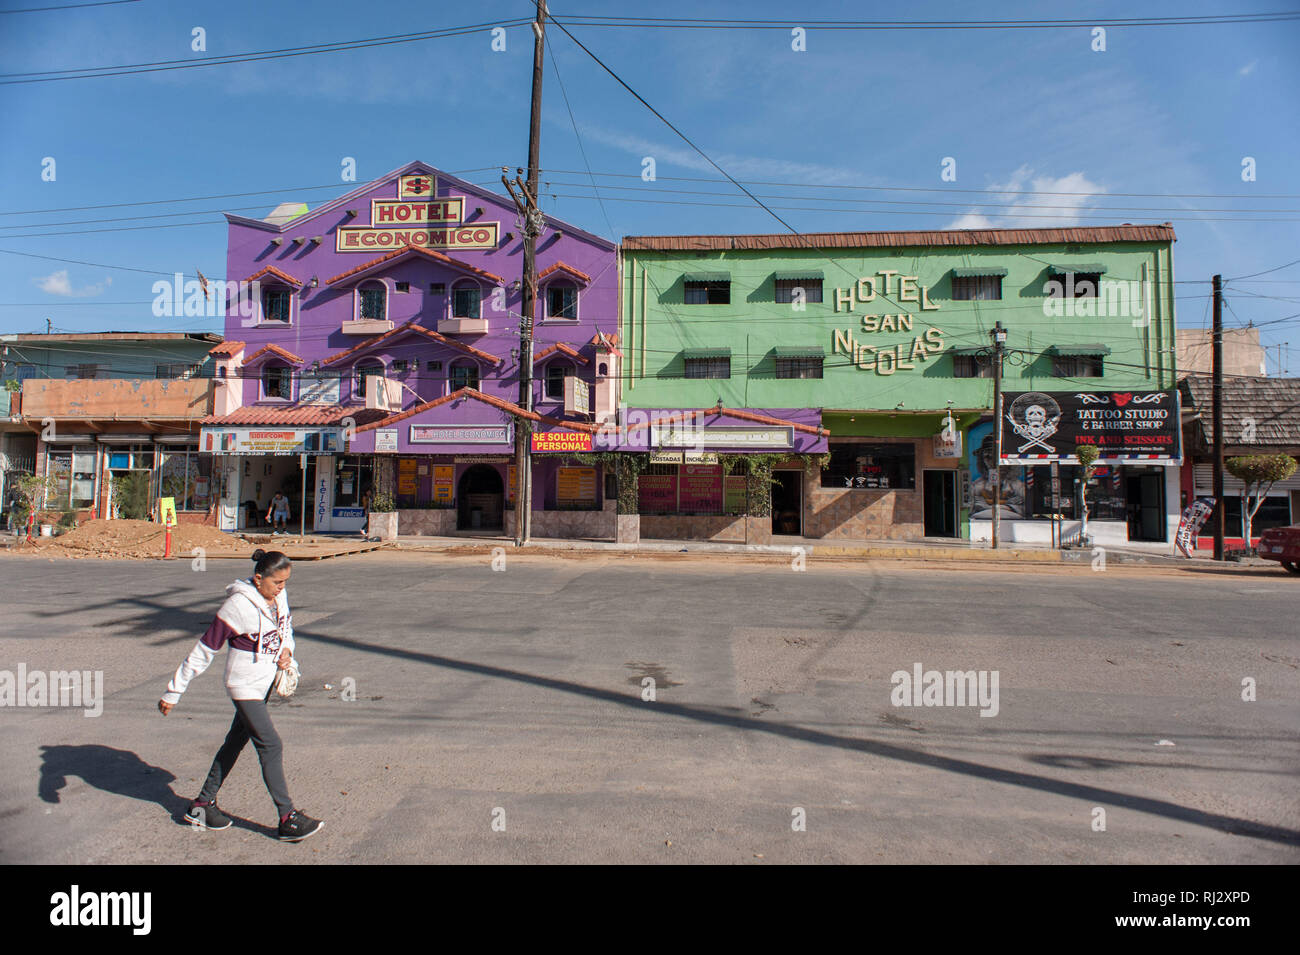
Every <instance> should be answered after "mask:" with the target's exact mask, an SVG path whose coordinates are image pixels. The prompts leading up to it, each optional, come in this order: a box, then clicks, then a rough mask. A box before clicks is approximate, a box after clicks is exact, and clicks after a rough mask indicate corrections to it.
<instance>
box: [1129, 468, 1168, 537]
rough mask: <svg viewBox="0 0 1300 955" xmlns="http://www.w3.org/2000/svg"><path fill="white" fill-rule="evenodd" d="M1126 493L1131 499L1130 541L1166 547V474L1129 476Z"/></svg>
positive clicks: (1140, 472) (1158, 470)
mask: <svg viewBox="0 0 1300 955" xmlns="http://www.w3.org/2000/svg"><path fill="white" fill-rule="evenodd" d="M1124 493H1125V496H1126V497H1127V498H1128V539H1129V540H1131V541H1155V542H1161V543H1163V542H1164V541H1165V539H1166V527H1165V476H1164V472H1163V471H1162V470H1160V469H1153V470H1150V471H1139V472H1137V473H1130V474H1128V476H1127V477H1126V478H1125V481H1124Z"/></svg>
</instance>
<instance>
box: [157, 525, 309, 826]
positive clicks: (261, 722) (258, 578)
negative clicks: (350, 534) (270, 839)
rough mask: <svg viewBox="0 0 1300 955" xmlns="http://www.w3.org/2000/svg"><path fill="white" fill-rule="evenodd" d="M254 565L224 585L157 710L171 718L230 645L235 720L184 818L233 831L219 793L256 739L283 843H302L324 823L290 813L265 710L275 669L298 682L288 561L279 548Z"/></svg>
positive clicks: (279, 749)
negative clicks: (194, 682) (195, 682)
mask: <svg viewBox="0 0 1300 955" xmlns="http://www.w3.org/2000/svg"><path fill="white" fill-rule="evenodd" d="M253 560H254V562H255V564H254V567H253V575H252V577H250V578H249V579H248V580H236V581H235V582H234V583H233V584H231V585H230V586H228V587H227V588H226V594H227V597H226V602H225V603H223V604H222V605H221V609H220V610H218V611H217V616H216V618H215V619H214V620H213V621H212V624H211V626H209V627H208V629H207V632H206V633H204V634H203V636H202V637H200V638H199V642H198V643H197V644H195V645H194V649H193V650H191V651H190V655H189V656H188V657H187V658H186V659H185V662H184V663H182V664H181V665H180V667H179V668H178V669H177V670H176V675H175V676H173V677H172V680H171V682H170V683H169V684H167V692H166V693H164V694H163V696H162V699H161V700H159V701H158V709H159V710H160V711H161V712H162V715H163V716H166V715H167V714H168V713H170V712H171V711H172V707H174V706H175V705H176V704H177V703H179V702H180V698H181V694H182V693H184V692H185V688H186V687H187V686H189V683H190V681H191V680H192V679H194V678H195V677H196V676H198V675H199V674H200V673H202V672H203V671H204V670H206V669H207V668H208V665H209V664H211V663H212V661H213V660H214V659H215V658H216V655H217V651H219V650H220V649H221V647H222V646H223V645H224V644H229V645H230V648H229V650H228V651H227V654H226V691H227V692H228V693H229V694H230V699H231V700H232V701H233V702H234V704H235V719H234V721H233V722H232V723H231V724H230V731H229V732H228V733H227V734H226V741H225V742H224V743H223V744H222V745H221V749H220V750H219V751H218V752H217V757H216V759H214V760H213V761H212V769H211V771H210V772H209V773H208V778H207V781H206V782H205V783H204V784H203V789H202V790H201V791H200V792H199V795H198V797H197V798H196V799H195V800H194V802H192V803H191V804H190V808H189V811H188V812H186V814H185V816H186V818H187V819H188V820H189V821H190V822H191V823H192V824H193V825H195V826H198V827H199V828H202V829H229V828H230V826H231V821H230V817H229V816H227V815H226V814H225V813H224V812H222V811H221V810H220V809H218V808H217V791H218V790H219V789H220V788H221V784H222V783H223V782H224V781H225V779H226V778H227V777H228V776H229V775H230V771H231V770H232V769H233V768H234V766H235V760H236V759H238V758H239V754H240V752H242V751H243V749H244V746H245V744H247V743H248V741H249V740H250V739H251V740H252V741H253V746H254V747H255V748H256V749H257V757H258V759H259V760H260V761H261V763H262V779H263V780H264V781H265V783H266V788H267V790H268V791H269V792H270V793H271V798H272V799H273V800H274V801H275V810H276V814H277V815H278V817H279V820H280V829H279V837H280V840H281V841H283V842H301V841H302V840H303V839H306V838H307V837H308V836H311V835H315V834H316V833H317V832H319V831H320V829H321V827H322V826H323V825H325V824H324V823H323V822H321V821H320V820H318V819H312V818H311V817H310V816H306V815H303V814H302V813H301V812H299V811H298V810H296V809H294V808H293V801H292V800H291V799H290V798H289V791H288V786H287V785H286V783H285V780H284V766H283V745H282V744H281V742H280V736H279V734H278V733H276V731H275V726H273V725H272V723H271V715H270V713H269V712H268V711H267V707H266V701H267V700H268V699H269V698H270V695H271V692H272V686H273V684H274V682H275V678H276V676H277V671H290V670H291V671H292V674H293V677H295V678H296V676H297V669H298V661H297V660H295V659H294V657H293V646H294V644H293V618H292V617H291V615H290V613H289V600H288V597H287V595H286V594H285V590H284V585H285V584H286V583H287V582H288V580H289V572H290V569H291V562H290V560H289V558H288V557H287V556H285V555H284V554H282V553H281V552H280V551H274V550H273V551H270V552H269V553H268V552H266V551H262V550H256V551H254V552H253ZM289 676H290V674H289V673H285V674H284V677H286V678H287V677H289Z"/></svg>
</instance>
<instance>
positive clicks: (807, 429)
mask: <svg viewBox="0 0 1300 955" xmlns="http://www.w3.org/2000/svg"><path fill="white" fill-rule="evenodd" d="M697 414H704V415H726V416H727V417H730V418H739V419H740V420H741V421H753V422H754V423H755V424H770V425H776V426H778V427H781V428H794V429H795V430H796V431H802V432H804V433H805V434H813V435H816V436H817V437H824V436H829V435H830V431H829V430H827V429H826V428H820V427H817V426H816V425H811V424H800V423H799V422H797V421H786V420H785V419H784V418H773V417H772V416H771V415H765V414H758V413H757V412H754V411H744V410H742V409H740V408H724V407H723V406H722V405H714V406H713V407H712V408H701V409H700V410H699V411H681V412H677V413H675V414H670V415H665V416H664V417H662V418H656V419H655V420H654V421H646V422H643V423H640V424H634V425H632V426H631V427H629V428H627V429H625V433H627V434H631V433H633V432H635V431H641V430H643V429H645V428H651V427H655V426H657V425H661V424H672V423H673V422H675V421H684V420H686V419H687V418H689V417H691V416H694V415H697Z"/></svg>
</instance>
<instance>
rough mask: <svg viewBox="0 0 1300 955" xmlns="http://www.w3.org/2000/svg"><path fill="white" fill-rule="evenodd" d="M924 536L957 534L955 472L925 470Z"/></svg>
mask: <svg viewBox="0 0 1300 955" xmlns="http://www.w3.org/2000/svg"><path fill="white" fill-rule="evenodd" d="M924 506H925V536H926V537H956V536H957V472H956V471H926V472H925V501H924Z"/></svg>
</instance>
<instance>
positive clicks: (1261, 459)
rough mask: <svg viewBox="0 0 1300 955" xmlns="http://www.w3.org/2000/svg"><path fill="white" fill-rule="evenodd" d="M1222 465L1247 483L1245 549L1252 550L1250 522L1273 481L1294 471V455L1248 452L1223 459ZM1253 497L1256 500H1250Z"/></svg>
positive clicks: (1282, 478)
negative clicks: (1252, 501)
mask: <svg viewBox="0 0 1300 955" xmlns="http://www.w3.org/2000/svg"><path fill="white" fill-rule="evenodd" d="M1223 466H1224V469H1225V470H1227V472H1228V473H1229V474H1231V475H1232V476H1233V477H1235V478H1236V479H1237V480H1239V481H1240V482H1241V483H1242V484H1244V485H1245V486H1246V487H1245V490H1246V495H1245V496H1246V502H1245V503H1246V506H1245V507H1243V508H1242V509H1241V511H1242V516H1243V517H1244V518H1245V519H1246V537H1245V542H1246V550H1247V551H1249V550H1250V548H1251V543H1250V539H1251V537H1252V536H1253V535H1252V533H1251V531H1252V526H1251V525H1252V523H1253V522H1254V519H1255V515H1256V514H1257V513H1259V508H1260V505H1261V504H1263V503H1264V497H1265V495H1267V494H1268V492H1269V489H1270V488H1271V487H1272V486H1273V485H1274V483H1276V482H1277V481H1285V480H1286V479H1287V478H1289V477H1290V476H1291V475H1292V474H1294V473H1295V469H1296V462H1295V458H1293V457H1291V455H1289V454H1247V455H1243V456H1241V457H1239V458H1228V460H1226V461H1224V462H1223ZM1252 498H1253V499H1254V502H1255V503H1254V504H1252V503H1251V499H1252Z"/></svg>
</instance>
